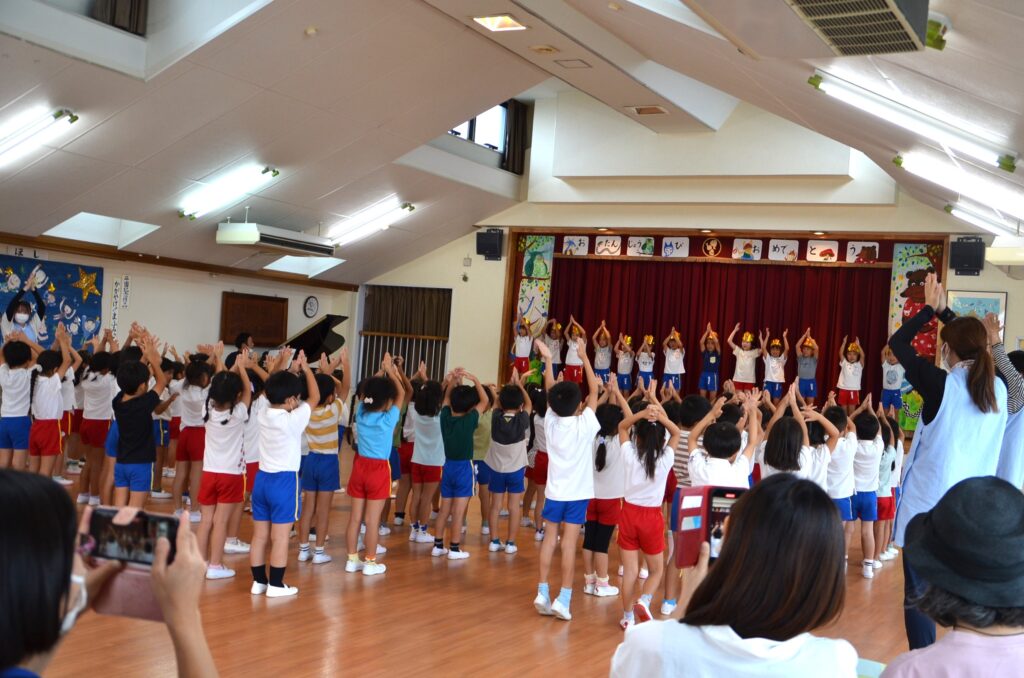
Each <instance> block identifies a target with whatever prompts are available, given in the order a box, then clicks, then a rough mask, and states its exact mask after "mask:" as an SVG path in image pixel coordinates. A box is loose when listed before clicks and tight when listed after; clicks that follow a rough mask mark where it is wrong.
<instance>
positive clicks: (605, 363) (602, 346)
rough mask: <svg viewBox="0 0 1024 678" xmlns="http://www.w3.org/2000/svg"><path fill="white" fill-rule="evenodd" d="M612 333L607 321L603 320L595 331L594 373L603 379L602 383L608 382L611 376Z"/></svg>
mask: <svg viewBox="0 0 1024 678" xmlns="http://www.w3.org/2000/svg"><path fill="white" fill-rule="evenodd" d="M611 340H612V335H611V332H609V331H608V327H607V326H606V325H605V322H604V321H603V320H602V321H601V326H600V327H598V328H597V331H596V332H594V336H593V341H594V374H596V375H597V378H598V379H600V380H601V382H602V383H605V384H607V383H608V380H609V379H610V378H611V372H612V346H611Z"/></svg>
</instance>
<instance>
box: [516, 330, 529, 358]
mask: <svg viewBox="0 0 1024 678" xmlns="http://www.w3.org/2000/svg"><path fill="white" fill-rule="evenodd" d="M531 350H533V337H531V336H530V335H526V336H525V337H523V336H520V335H518V334H517V335H516V357H517V358H529V357H530V351H531Z"/></svg>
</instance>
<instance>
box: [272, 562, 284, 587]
mask: <svg viewBox="0 0 1024 678" xmlns="http://www.w3.org/2000/svg"><path fill="white" fill-rule="evenodd" d="M270 585H271V586H277V587H282V586H284V568H283V567H274V566H273V565H271V566H270Z"/></svg>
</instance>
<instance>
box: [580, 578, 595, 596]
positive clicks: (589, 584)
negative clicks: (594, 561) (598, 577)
mask: <svg viewBox="0 0 1024 678" xmlns="http://www.w3.org/2000/svg"><path fill="white" fill-rule="evenodd" d="M596 586H597V582H596V581H594V580H592V579H585V580H584V581H583V592H584V593H585V594H587V595H588V596H592V595H594V589H595V587H596Z"/></svg>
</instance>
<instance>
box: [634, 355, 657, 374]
mask: <svg viewBox="0 0 1024 678" xmlns="http://www.w3.org/2000/svg"><path fill="white" fill-rule="evenodd" d="M636 365H637V367H638V368H639V369H640V371H641V372H653V371H654V354H653V353H644V352H641V353H637V354H636Z"/></svg>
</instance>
